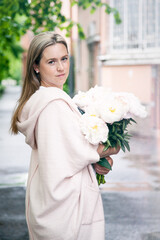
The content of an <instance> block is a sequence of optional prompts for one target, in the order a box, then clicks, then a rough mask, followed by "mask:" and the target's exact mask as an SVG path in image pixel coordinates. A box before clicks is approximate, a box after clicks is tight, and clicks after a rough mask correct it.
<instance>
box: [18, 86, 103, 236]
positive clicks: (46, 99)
mask: <svg viewBox="0 0 160 240" xmlns="http://www.w3.org/2000/svg"><path fill="white" fill-rule="evenodd" d="M80 116H81V115H80V113H79V111H78V110H77V107H76V105H75V104H74V103H73V101H72V99H71V98H70V97H69V96H68V95H67V94H66V93H65V92H64V91H62V90H60V89H58V88H55V87H50V88H44V87H41V88H40V89H39V90H37V91H36V92H35V93H34V94H33V95H32V96H31V97H30V99H29V100H28V101H27V103H26V104H25V106H24V108H23V111H22V114H21V116H20V122H19V123H18V129H19V131H20V132H22V133H23V134H24V135H25V136H26V143H27V144H29V145H30V146H31V148H32V154H31V162H30V169H29V176H28V183H27V191H26V218H27V224H28V229H29V234H30V239H31V240H97V239H98V240H104V238H105V237H104V213H103V206H102V200H101V195H100V193H99V188H98V185H97V180H96V177H95V173H94V171H93V168H92V166H91V165H90V164H91V163H95V162H97V161H98V160H99V155H98V153H97V146H93V145H91V144H90V143H88V141H87V140H86V139H85V138H84V136H83V135H82V133H81V131H80V128H79V118H80Z"/></svg>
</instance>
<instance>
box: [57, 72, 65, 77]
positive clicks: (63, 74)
mask: <svg viewBox="0 0 160 240" xmlns="http://www.w3.org/2000/svg"><path fill="white" fill-rule="evenodd" d="M64 76H65V73H62V74H59V75H57V77H64Z"/></svg>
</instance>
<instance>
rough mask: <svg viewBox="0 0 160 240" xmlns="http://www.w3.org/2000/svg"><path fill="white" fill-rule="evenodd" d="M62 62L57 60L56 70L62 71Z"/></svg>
mask: <svg viewBox="0 0 160 240" xmlns="http://www.w3.org/2000/svg"><path fill="white" fill-rule="evenodd" d="M63 68H64V67H63V64H62V62H61V61H59V62H58V63H57V70H58V71H62V70H63Z"/></svg>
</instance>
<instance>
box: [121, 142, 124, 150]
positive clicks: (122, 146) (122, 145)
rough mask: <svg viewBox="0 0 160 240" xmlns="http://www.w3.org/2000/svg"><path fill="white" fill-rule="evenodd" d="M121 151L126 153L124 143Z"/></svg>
mask: <svg viewBox="0 0 160 240" xmlns="http://www.w3.org/2000/svg"><path fill="white" fill-rule="evenodd" d="M121 149H122V151H123V152H125V146H124V144H123V142H122V143H121Z"/></svg>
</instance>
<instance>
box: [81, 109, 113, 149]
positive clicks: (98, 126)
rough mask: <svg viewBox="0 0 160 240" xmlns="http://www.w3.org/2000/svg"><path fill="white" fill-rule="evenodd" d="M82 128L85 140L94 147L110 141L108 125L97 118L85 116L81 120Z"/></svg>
mask: <svg viewBox="0 0 160 240" xmlns="http://www.w3.org/2000/svg"><path fill="white" fill-rule="evenodd" d="M80 128H81V131H82V133H83V134H84V135H85V138H86V139H87V140H88V141H89V142H90V143H91V144H94V145H97V144H99V143H100V142H106V141H107V139H108V131H109V130H108V127H107V125H106V123H105V122H104V121H103V120H102V119H100V118H98V117H95V116H92V115H88V114H83V115H82V117H81V120H80Z"/></svg>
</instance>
